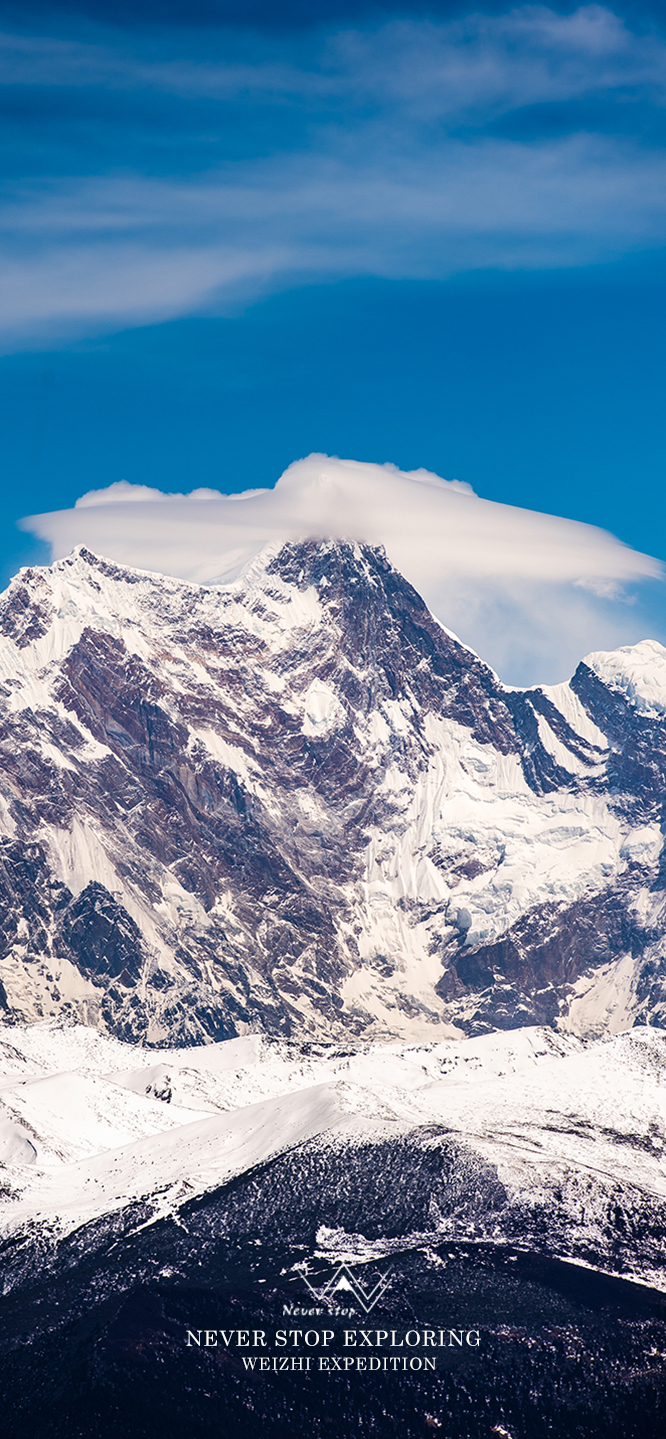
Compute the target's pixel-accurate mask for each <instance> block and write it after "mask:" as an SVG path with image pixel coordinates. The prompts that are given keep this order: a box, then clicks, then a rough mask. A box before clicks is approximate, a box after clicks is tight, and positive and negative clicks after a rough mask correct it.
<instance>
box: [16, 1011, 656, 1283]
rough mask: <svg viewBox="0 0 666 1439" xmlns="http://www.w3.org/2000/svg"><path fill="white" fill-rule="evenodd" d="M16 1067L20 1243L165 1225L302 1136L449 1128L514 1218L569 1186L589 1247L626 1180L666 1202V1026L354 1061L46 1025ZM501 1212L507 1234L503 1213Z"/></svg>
mask: <svg viewBox="0 0 666 1439" xmlns="http://www.w3.org/2000/svg"><path fill="white" fill-rule="evenodd" d="M119 1061H120V1062H121V1064H122V1066H123V1067H122V1068H121V1069H118V1067H117V1066H118V1064H119ZM0 1069H1V1070H2V1071H3V1073H2V1076H1V1077H0V1144H1V1145H2V1146H3V1154H2V1160H3V1164H4V1173H5V1177H6V1185H5V1191H4V1197H3V1198H2V1200H1V1207H0V1224H1V1226H2V1233H3V1234H4V1235H5V1236H7V1235H9V1234H12V1233H16V1232H21V1231H22V1230H23V1228H24V1227H25V1226H26V1225H28V1224H38V1225H40V1226H42V1227H43V1228H44V1230H45V1232H46V1233H48V1234H50V1235H51V1236H52V1237H54V1238H55V1237H58V1236H60V1237H61V1236H63V1235H65V1234H67V1233H68V1232H70V1231H71V1230H72V1229H74V1228H78V1227H79V1226H81V1225H82V1224H85V1223H88V1222H90V1221H92V1220H93V1219H95V1218H96V1217H99V1216H101V1215H103V1214H107V1213H110V1212H114V1211H118V1210H119V1209H123V1208H125V1207H126V1206H128V1205H131V1204H132V1203H133V1202H134V1201H135V1200H137V1199H143V1200H145V1201H146V1202H147V1203H148V1208H149V1213H152V1216H153V1218H154V1219H158V1218H163V1217H164V1216H165V1215H166V1214H169V1213H173V1214H177V1213H178V1210H179V1208H180V1206H181V1205H182V1204H183V1203H185V1202H186V1201H188V1200H189V1199H191V1198H192V1197H194V1196H195V1195H197V1194H201V1195H203V1194H206V1193H207V1192H209V1191H213V1190H214V1189H215V1188H216V1187H218V1186H219V1185H220V1184H224V1183H225V1182H227V1181H228V1180H230V1179H231V1178H233V1177H237V1176H239V1175H241V1174H243V1173H245V1172H247V1171H248V1170H250V1169H252V1170H255V1169H256V1166H258V1165H259V1166H261V1165H262V1164H263V1163H265V1162H266V1161H268V1160H270V1159H271V1158H273V1157H275V1156H276V1155H279V1154H285V1153H287V1152H289V1151H290V1150H291V1149H293V1148H294V1147H295V1146H301V1145H303V1144H308V1143H311V1142H314V1141H317V1142H321V1141H322V1140H324V1141H325V1142H326V1143H327V1144H335V1143H338V1142H339V1143H345V1144H348V1143H349V1142H350V1140H353V1138H354V1136H356V1137H358V1138H363V1139H364V1140H365V1141H366V1142H367V1141H370V1142H374V1140H376V1141H377V1142H380V1141H384V1140H386V1139H389V1140H390V1138H391V1136H393V1137H399V1136H400V1135H408V1134H418V1133H419V1131H420V1129H421V1128H422V1127H424V1128H425V1130H426V1131H427V1132H428V1133H431V1132H432V1126H433V1125H436V1126H437V1125H439V1126H443V1127H444V1131H445V1132H446V1134H448V1135H450V1136H456V1137H457V1138H458V1139H459V1140H460V1141H461V1142H463V1143H464V1144H465V1145H466V1146H467V1147H468V1150H469V1152H470V1153H473V1154H476V1155H477V1157H478V1158H479V1159H480V1160H481V1161H483V1162H484V1163H486V1164H488V1163H490V1164H491V1165H493V1166H494V1167H495V1168H496V1171H497V1175H498V1179H499V1181H500V1183H501V1184H502V1185H503V1186H504V1189H505V1190H506V1193H507V1196H508V1198H507V1204H508V1205H509V1209H508V1210H507V1222H508V1216H509V1213H510V1212H513V1209H512V1206H514V1207H515V1205H519V1206H520V1205H524V1204H525V1203H526V1202H527V1203H528V1204H529V1205H530V1206H531V1207H532V1210H533V1211H534V1212H535V1213H537V1214H538V1212H539V1210H540V1209H541V1210H543V1211H544V1213H547V1212H548V1211H549V1208H550V1207H551V1206H552V1205H553V1204H555V1202H556V1201H555V1198H554V1196H555V1195H556V1194H558V1195H559V1199H558V1200H557V1204H558V1205H559V1206H560V1209H561V1211H562V1213H561V1214H560V1221H561V1220H562V1219H563V1216H566V1215H568V1216H569V1218H568V1221H567V1222H568V1224H569V1229H570V1235H569V1252H570V1253H572V1254H575V1253H576V1252H583V1250H584V1245H587V1246H588V1250H587V1252H588V1253H589V1252H590V1250H591V1249H592V1248H593V1247H594V1245H596V1246H597V1248H598V1250H599V1255H600V1256H601V1258H602V1260H603V1255H604V1253H605V1250H604V1245H607V1244H608V1234H607V1225H606V1229H604V1224H606V1218H605V1214H606V1209H607V1207H608V1206H609V1205H611V1206H612V1205H613V1204H615V1203H616V1199H615V1197H614V1196H616V1194H617V1192H618V1186H621V1187H622V1192H623V1195H624V1199H623V1201H622V1202H623V1203H624V1205H625V1207H626V1206H630V1205H631V1203H632V1195H634V1194H639V1193H640V1194H642V1195H643V1196H644V1197H645V1196H650V1202H651V1203H653V1204H654V1205H655V1206H657V1208H659V1206H661V1207H666V1165H665V1162H664V1160H665V1149H664V1145H665V1139H666V1085H665V1084H664V1079H665V1077H666V1036H664V1034H663V1033H661V1032H658V1031H653V1030H646V1029H640V1030H634V1031H633V1032H631V1033H628V1034H627V1033H625V1034H621V1035H617V1036H615V1038H612V1039H605V1040H600V1041H596V1042H594V1043H588V1044H583V1043H581V1042H580V1041H579V1040H576V1039H574V1038H573V1037H566V1036H557V1035H555V1034H554V1033H553V1032H552V1031H551V1030H544V1029H525V1030H521V1031H519V1032H517V1033H514V1034H502V1035H498V1034H493V1035H487V1036H485V1037H483V1038H480V1039H476V1040H464V1041H461V1042H448V1043H447V1042H443V1043H434V1044H430V1045H426V1046H418V1045H417V1046H413V1045H400V1044H392V1045H363V1046H360V1047H358V1048H357V1049H355V1050H352V1051H351V1052H349V1051H348V1052H347V1053H345V1054H343V1053H340V1052H339V1051H336V1050H335V1049H334V1048H333V1047H328V1048H327V1047H326V1046H321V1047H320V1048H319V1050H318V1051H317V1052H316V1053H315V1052H313V1051H312V1050H311V1049H310V1050H308V1051H303V1050H301V1049H299V1047H298V1046H295V1045H289V1044H285V1043H283V1042H279V1041H278V1042H268V1041H266V1040H265V1039H262V1038H261V1037H260V1036H248V1037H247V1038H244V1039H240V1040H232V1041H230V1042H227V1043H222V1044H218V1045H210V1046H204V1047H202V1048H195V1049H190V1050H186V1051H183V1050H179V1051H173V1050H160V1051H152V1052H150V1053H148V1052H146V1051H145V1050H141V1049H136V1048H132V1047H131V1046H129V1045H126V1044H119V1042H118V1041H116V1040H114V1039H112V1038H109V1037H107V1036H100V1035H99V1034H97V1033H95V1032H93V1031H90V1030H86V1029H85V1028H83V1027H81V1026H78V1027H73V1028H72V1027H70V1028H64V1027H62V1026H54V1025H43V1024H42V1025H36V1026H30V1027H25V1026H16V1027H15V1028H14V1030H13V1031H12V1033H11V1038H10V1037H9V1036H8V1037H7V1038H5V1039H3V1041H2V1043H1V1044H0ZM584 1194H586V1198H585V1201H584V1203H583V1204H582V1207H581V1196H582V1195H584ZM469 1220H470V1215H469V1213H467V1214H465V1211H464V1208H463V1210H462V1211H461V1212H460V1213H459V1214H458V1217H457V1218H451V1216H449V1217H446V1216H444V1215H443V1214H442V1215H439V1216H438V1214H437V1212H436V1210H433V1216H432V1230H431V1235H430V1237H431V1239H436V1238H437V1235H438V1234H439V1235H440V1237H448V1238H456V1237H458V1238H462V1237H466V1238H468V1237H469V1236H470V1234H474V1233H476V1237H477V1238H481V1239H483V1238H484V1234H485V1237H489V1236H488V1234H486V1231H485V1230H484V1228H483V1224H484V1223H485V1221H483V1223H482V1224H481V1228H479V1217H478V1214H477V1223H476V1228H475V1224H474V1223H472V1225H471V1229H470V1227H469ZM140 1222H141V1223H142V1224H145V1222H146V1219H145V1214H144V1217H143V1218H142V1219H141V1221H140ZM148 1222H150V1220H148ZM489 1222H490V1221H489ZM558 1222H559V1221H558ZM492 1223H493V1224H494V1225H495V1226H496V1228H495V1231H494V1237H495V1239H496V1240H497V1239H498V1238H499V1237H500V1236H501V1232H502V1230H501V1222H500V1217H498V1215H497V1214H495V1218H494V1219H493V1220H492ZM498 1225H499V1228H498V1227H497V1226H498ZM611 1250H612V1245H611ZM607 1257H608V1263H609V1267H611V1268H612V1267H613V1263H614V1259H613V1255H612V1252H609V1253H608V1256H607ZM634 1272H635V1274H636V1275H637V1276H638V1277H642V1278H647V1279H648V1280H649V1281H650V1282H651V1283H653V1284H654V1283H656V1284H661V1285H663V1287H664V1288H666V1272H664V1273H661V1274H660V1272H659V1269H658V1266H655V1264H654V1263H653V1262H652V1261H651V1260H650V1261H649V1262H648V1260H647V1259H645V1258H641V1257H640V1254H639V1252H638V1250H637V1252H636V1263H635V1270H634Z"/></svg>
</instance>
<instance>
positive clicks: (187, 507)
mask: <svg viewBox="0 0 666 1439" xmlns="http://www.w3.org/2000/svg"><path fill="white" fill-rule="evenodd" d="M23 524H24V527H25V528H26V529H29V530H31V531H32V532H33V533H34V534H36V535H39V536H40V538H42V539H45V540H48V541H49V542H50V544H51V545H52V548H53V557H54V559H58V558H61V557H62V556H64V555H65V554H67V553H68V552H69V551H70V550H71V549H72V548H73V547H74V546H75V545H77V544H85V545H88V546H89V547H90V548H91V549H93V550H95V551H96V552H97V553H99V554H103V555H107V556H108V557H110V558H111V559H115V560H118V561H120V562H122V563H124V564H128V565H133V566H136V567H137V568H140V569H148V570H157V571H160V572H162V573H166V574H170V575H176V576H179V577H181V578H184V579H190V580H195V581H198V582H199V583H203V584H224V583H228V582H229V581H230V580H232V579H234V578H235V577H236V576H237V575H238V574H239V573H240V571H241V570H242V569H243V567H244V566H245V565H246V564H247V563H249V562H250V561H251V560H252V559H253V558H254V557H255V556H256V555H257V554H258V553H259V552H260V551H261V550H262V549H264V548H265V547H266V545H268V544H271V543H278V544H279V543H280V542H282V541H285V540H288V539H296V538H303V537H315V538H329V537H337V538H344V539H353V540H361V541H365V542H368V543H372V544H383V545H384V546H385V548H386V550H387V553H388V556H389V558H390V559H391V560H392V562H393V563H394V564H395V565H396V566H397V568H398V569H399V570H401V571H402V573H403V574H404V575H405V576H406V578H407V579H408V580H410V581H411V583H412V584H413V585H414V586H415V587H416V588H417V589H418V590H419V591H420V593H421V594H422V595H423V596H424V598H425V600H426V601H427V603H428V604H429V605H430V608H431V609H432V610H433V611H434V613H435V614H436V615H437V616H438V618H439V619H441V620H442V622H443V623H445V624H446V625H449V626H450V627H452V628H453V629H455V630H456V631H457V632H458V633H459V634H460V636H461V638H462V639H464V640H465V641H466V642H467V643H468V644H470V645H472V646H473V647H474V648H475V649H477V650H478V651H479V652H480V653H481V654H482V655H483V656H484V658H487V659H488V660H489V661H490V662H491V663H493V664H495V666H496V668H497V669H498V670H499V672H500V673H501V674H502V675H503V677H504V678H507V679H512V680H514V681H515V682H517V683H524V682H529V681H533V682H536V681H538V680H548V679H559V678H562V677H563V676H564V675H565V674H568V673H569V672H570V671H571V668H572V667H573V666H574V665H575V663H576V662H577V660H578V658H580V655H581V653H584V652H585V650H589V649H591V648H609V647H613V646H614V645H617V644H620V643H626V642H630V641H631V640H633V639H636V638H638V637H639V636H637V635H635V634H634V633H633V628H635V620H634V622H633V626H632V622H631V619H632V616H631V611H630V610H629V609H628V607H627V605H626V603H624V602H623V599H624V596H625V594H626V587H627V586H628V585H633V584H636V583H637V582H640V581H644V580H648V579H661V578H662V566H661V565H660V564H659V562H658V561H657V560H654V559H652V558H650V557H649V556H648V555H643V554H639V553H638V552H637V551H635V550H631V549H629V548H628V547H627V546H626V545H623V544H621V543H620V541H619V540H616V539H615V538H614V537H613V536H612V535H610V534H608V533H606V531H604V530H600V529H597V528H595V527H594V526H592V525H584V524H580V523H578V522H577V521H573V520H564V519H558V518H556V517H554V516H552V515H543V514H538V513H536V512H534V511H532V510H521V509H516V508H514V507H513V506H510V505H502V504H497V503H495V502H493V501H490V500H483V499H480V498H479V497H478V496H477V495H475V494H474V492H473V490H472V489H471V488H470V487H469V485H466V484H461V483H459V482H458V481H457V480H451V481H448V480H444V479H441V478H440V477H439V476H438V475H434V474H430V473H429V472H428V471H426V470H412V471H408V472H405V471H401V470H398V469H396V468H395V466H393V465H371V464H361V463H358V462H356V461H352V460H338V459H329V458H328V457H327V456H326V455H310V456H309V457H308V458H307V459H305V460H299V461H297V462H296V463H295V464H293V465H290V466H289V469H287V470H286V471H285V473H284V474H283V475H282V476H281V478H280V479H279V480H278V482H277V484H276V486H275V488H274V489H272V490H269V489H261V490H246V491H244V492H243V493H242V494H237V495H223V494H221V493H220V492H219V491H217V490H209V489H198V490H194V491H192V493H191V494H187V495H172V494H164V493H162V491H160V490H155V489H149V488H147V487H145V486H143V485H129V484H126V483H124V482H122V483H120V484H115V485H111V486H109V488H108V489H104V490H94V491H91V492H90V493H88V494H86V495H83V496H82V497H81V499H79V500H77V502H76V505H75V506H74V508H73V509H71V510H59V511H55V512H53V513H50V514H45V515H34V516H32V517H31V518H29V519H27V520H25V521H24V522H23Z"/></svg>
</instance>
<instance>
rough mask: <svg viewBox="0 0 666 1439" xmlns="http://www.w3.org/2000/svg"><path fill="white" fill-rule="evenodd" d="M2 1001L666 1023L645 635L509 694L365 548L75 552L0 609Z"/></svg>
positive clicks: (213, 1034) (414, 1018) (651, 653)
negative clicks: (137, 558) (173, 563)
mask: <svg viewBox="0 0 666 1439" xmlns="http://www.w3.org/2000/svg"><path fill="white" fill-rule="evenodd" d="M0 632H1V639H0V684H1V687H0V702H1V722H2V741H1V743H2V768H1V774H0V785H1V790H0V826H1V830H2V839H1V841H0V859H1V864H0V886H1V888H0V906H1V913H2V946H3V948H2V956H1V960H0V980H1V982H2V988H1V989H0V1003H1V1004H2V1013H3V1016H4V1018H5V1020H6V1021H7V1022H8V1023H10V1024H12V1025H14V1024H16V1023H21V1022H25V1021H28V1022H31V1021H34V1020H39V1019H42V1018H43V1019H48V1018H50V1017H55V1016H62V1017H64V1018H67V1019H69V1020H71V1021H75V1020H80V1021H83V1022H84V1023H86V1024H90V1025H93V1026H95V1027H97V1028H100V1029H102V1030H106V1031H107V1032H109V1033H111V1034H115V1035H117V1036H118V1037H120V1038H122V1039H128V1040H133V1041H139V1042H146V1043H149V1044H156V1043H168V1044H182V1043H189V1044H192V1043H197V1042H201V1041H204V1040H210V1039H216V1040H219V1039H225V1038H228V1037H231V1036H233V1035H235V1034H240V1035H242V1034H244V1033H246V1032H247V1031H248V1030H253V1031H256V1030H264V1031H265V1032H267V1033H269V1034H274V1035H282V1036H293V1037H298V1038H301V1039H303V1038H304V1037H307V1036H310V1038H312V1039H324V1038H325V1039H330V1038H332V1037H333V1038H336V1037H337V1038H338V1039H340V1038H342V1037H343V1036H347V1037H350V1038H352V1037H353V1038H354V1039H355V1040H365V1039H386V1038H390V1037H394V1038H395V1037H402V1038H403V1039H405V1040H407V1039H409V1040H411V1041H416V1040H429V1039H437V1040H440V1039H442V1038H446V1037H447V1036H448V1037H455V1036H462V1035H465V1034H467V1035H470V1036H474V1035H479V1034H483V1033H486V1032H487V1031H489V1030H493V1029H514V1028H518V1027H520V1026H523V1025H530V1024H532V1025H533V1024H546V1025H551V1026H552V1025H554V1026H556V1027H557V1028H559V1030H560V1031H562V1032H566V1031H570V1032H572V1033H574V1034H578V1035H595V1034H601V1033H603V1032H604V1031H607V1030H610V1031H611V1032H613V1031H617V1030H619V1029H622V1028H626V1027H630V1026H631V1025H633V1024H635V1023H636V1022H637V1021H642V1022H651V1023H659V1022H660V1020H661V1019H662V1018H663V1016H664V1015H666V967H665V961H664V940H663V932H664V917H665V915H666V870H665V869H664V868H663V865H662V859H661V855H662V823H663V813H662V806H663V791H664V775H665V774H666V651H664V649H663V648H662V647H661V646H660V645H658V644H656V643H654V642H651V641H644V642H643V643H642V644H639V645H637V646H635V647H633V648H631V649H625V650H619V651H616V652H615V653H612V654H595V655H590V656H588V657H587V659H586V660H585V661H584V662H583V663H582V664H581V665H580V666H579V668H578V670H577V671H576V674H575V675H574V677H573V679H572V680H571V682H570V683H568V684H559V685H556V686H553V687H550V688H547V687H540V688H535V689H530V690H526V691H520V690H516V689H512V688H508V687H506V686H503V685H502V684H501V683H500V682H499V681H498V679H497V677H496V676H495V675H494V673H493V672H492V671H491V670H490V669H489V668H488V667H487V666H486V665H484V664H483V662H482V661H481V660H480V659H479V658H478V657H477V656H476V655H475V654H473V653H472V652H471V651H470V650H469V649H467V648H466V647H465V646H464V645H462V644H461V643H459V641H458V640H457V639H456V638H455V637H454V636H453V635H451V634H450V633H449V632H447V631H446V630H445V629H443V628H442V626H441V625H440V624H439V623H438V622H437V621H436V620H435V619H434V618H433V616H432V615H431V614H430V613H429V611H428V610H427V608H426V607H425V605H424V604H423V602H422V601H421V600H420V598H419V596H418V595H417V594H416V593H415V591H414V590H413V589H412V588H411V586H410V585H409V584H407V582H406V581H405V580H404V579H403V578H402V577H401V576H400V575H399V574H398V573H397V572H396V570H395V569H393V568H392V566H391V565H390V564H389V562H388V561H387V559H386V556H385V555H384V553H383V552H382V551H381V550H378V549H375V548H371V547H367V546H359V545H357V544H351V543H349V544H347V543H343V542H337V541H336V542H329V541H321V542H316V541H306V542H302V543H292V544H287V545H285V546H283V547H282V548H281V549H279V550H278V549H277V548H274V549H270V550H268V551H265V552H264V553H263V555H262V556H261V557H260V558H259V560H257V561H255V562H254V563H253V565H252V566H251V567H250V569H249V570H248V571H247V572H246V573H245V574H244V575H243V577H242V578H241V579H240V580H238V581H236V582H235V583H233V584H231V585H229V586H227V587H224V588H220V587H206V586H197V585H192V584H187V583H184V582H181V581H177V580H174V579H170V578H165V577H163V576H160V575H156V574H151V573H145V572H141V571H137V570H131V569H127V568H123V567H121V566H119V565H116V564H111V563H109V562H107V561H106V560H104V559H102V558H99V557H98V556H96V555H93V554H91V553H90V552H89V551H87V550H85V549H79V550H78V551H76V552H75V553H74V554H73V555H72V556H70V557H69V558H67V559H65V560H62V561H59V562H58V563H56V564H54V565H52V566H51V567H50V568H43V569H28V570H23V571H21V573H20V575H19V576H18V577H17V578H16V579H15V580H14V581H12V583H11V585H10V586H9V589H8V590H7V591H6V593H5V595H4V597H3V599H2V604H1V611H0Z"/></svg>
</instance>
